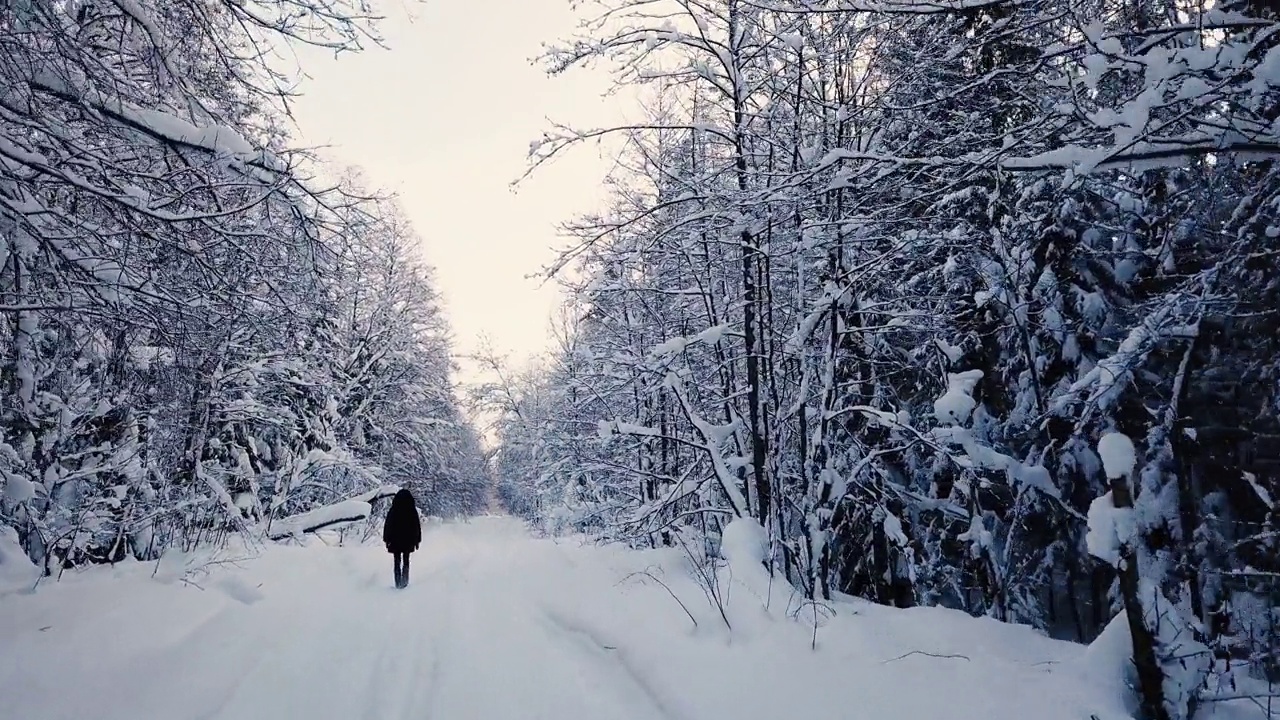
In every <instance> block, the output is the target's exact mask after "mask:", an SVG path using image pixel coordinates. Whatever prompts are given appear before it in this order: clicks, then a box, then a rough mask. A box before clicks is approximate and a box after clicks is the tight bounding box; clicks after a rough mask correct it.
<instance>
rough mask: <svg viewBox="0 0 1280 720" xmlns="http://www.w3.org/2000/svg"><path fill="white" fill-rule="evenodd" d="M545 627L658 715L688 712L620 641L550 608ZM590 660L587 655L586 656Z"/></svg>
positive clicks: (678, 717) (680, 718)
mask: <svg viewBox="0 0 1280 720" xmlns="http://www.w3.org/2000/svg"><path fill="white" fill-rule="evenodd" d="M542 618H543V620H542V623H543V626H544V627H546V628H548V633H547V635H548V636H549V637H551V638H552V639H553V640H555V641H556V642H558V643H559V644H561V645H562V646H564V647H570V648H573V649H574V650H575V651H577V652H580V653H582V654H583V655H584V656H589V658H591V659H594V661H595V662H591V663H590V666H591V667H592V668H594V669H596V670H597V671H602V672H605V673H607V674H608V675H610V676H612V677H613V678H615V679H617V680H618V682H616V683H614V686H615V687H616V686H618V685H622V686H624V687H629V688H630V689H631V691H632V692H633V694H634V695H635V696H636V697H639V698H642V699H643V701H644V702H645V703H646V704H648V705H649V706H651V707H652V708H653V710H654V711H655V712H656V713H657V714H656V717H661V718H669V719H670V720H684V719H685V718H686V717H689V715H688V714H687V713H686V712H684V711H683V710H680V709H678V708H676V707H673V705H672V703H671V701H670V700H668V699H667V698H665V697H664V696H663V693H661V692H660V691H659V690H658V688H657V687H656V686H655V685H654V683H653V682H651V681H650V680H649V679H648V678H647V677H646V676H645V674H644V673H643V672H641V671H640V669H639V667H637V666H636V665H635V664H634V663H632V662H631V660H630V656H629V654H628V653H627V650H626V649H625V648H623V647H622V646H621V645H620V644H617V643H614V642H611V641H608V640H606V639H604V638H602V637H601V636H600V635H599V634H598V633H597V632H596V631H594V630H593V629H592V628H591V627H589V626H588V625H587V624H585V623H582V622H576V621H573V620H570V619H568V618H567V617H565V616H563V615H561V614H560V613H557V612H555V611H553V610H550V609H544V610H543V613H542ZM584 660H587V658H584Z"/></svg>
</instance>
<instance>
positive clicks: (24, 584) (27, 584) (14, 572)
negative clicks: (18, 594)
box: [0, 525, 40, 595]
mask: <svg viewBox="0 0 1280 720" xmlns="http://www.w3.org/2000/svg"><path fill="white" fill-rule="evenodd" d="M39 577H40V568H38V567H36V565H35V564H34V563H32V562H31V559H30V558H28V557H27V554H26V553H25V552H23V551H22V546H21V545H19V544H18V532H17V531H16V530H14V529H13V528H11V527H7V526H4V525H0V595H3V594H5V593H9V592H14V591H22V590H29V589H30V588H31V587H32V586H34V585H35V583H36V580H37V579H39Z"/></svg>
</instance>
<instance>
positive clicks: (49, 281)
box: [0, 0, 487, 570]
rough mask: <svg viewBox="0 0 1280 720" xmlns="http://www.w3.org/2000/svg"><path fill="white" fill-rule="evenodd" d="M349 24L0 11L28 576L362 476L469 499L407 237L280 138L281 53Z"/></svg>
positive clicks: (7, 507) (6, 417) (442, 505)
mask: <svg viewBox="0 0 1280 720" xmlns="http://www.w3.org/2000/svg"><path fill="white" fill-rule="evenodd" d="M374 30H375V28H374V26H373V22H372V16H371V11H370V8H369V7H368V6H367V5H366V4H365V3H364V2H363V0H304V1H303V2H296V1H289V2H284V1H283V0H264V1H261V2H253V3H241V2H220V1H219V2H207V1H205V0H160V1H159V2H151V3H136V2H132V1H131V0H67V1H63V0H18V2H7V3H4V4H3V7H2V8H0V317H2V318H3V323H2V327H0V357H2V358H3V359H2V361H0V385H3V388H4V390H3V393H0V486H2V487H3V493H2V494H0V531H3V532H4V533H5V534H6V536H5V539H6V540H7V541H9V542H13V541H14V540H16V542H17V543H19V544H20V545H21V547H22V549H23V550H24V551H25V552H26V554H27V555H28V556H29V557H30V558H31V559H32V560H33V561H35V562H36V563H37V564H40V565H42V566H43V567H44V568H45V569H46V570H49V569H50V568H51V567H56V566H57V565H58V564H60V563H61V564H77V563H83V562H102V561H115V560H119V559H121V558H124V557H128V556H134V557H137V558H154V557H156V556H157V555H158V554H159V553H161V552H162V551H164V550H165V549H166V548H168V547H171V546H182V547H190V546H192V545H194V544H197V543H201V542H212V541H217V540H218V539H219V538H221V537H223V536H225V534H226V533H228V532H234V531H253V532H260V531H264V530H266V528H268V527H269V526H270V524H271V523H272V522H273V521H275V520H277V519H279V518H281V517H285V516H288V515H291V514H294V513H298V512H302V511H306V510H308V509H311V508H313V507H316V506H319V505H325V504H329V503H332V502H334V501H337V500H341V499H344V498H346V497H348V496H349V495H352V494H355V493H358V492H361V491H364V490H367V489H369V488H373V487H377V486H379V485H380V484H382V483H391V484H400V485H407V486H410V487H412V488H413V489H414V490H415V491H416V492H417V493H418V495H419V498H420V502H421V503H422V504H423V505H425V506H426V510H427V511H429V512H435V513H439V514H455V513H459V512H468V511H474V510H477V509H479V508H481V507H483V506H484V505H485V503H486V499H487V498H486V495H487V474H486V471H485V468H484V461H483V457H482V453H481V450H480V445H479V440H478V437H477V435H476V433H475V432H474V431H473V430H472V428H471V427H470V426H469V425H468V423H467V422H466V420H465V419H464V418H463V417H462V415H461V414H460V412H459V408H458V407H457V404H456V401H455V399H454V396H453V394H452V390H453V383H454V379H453V365H452V361H451V349H450V339H449V333H448V328H447V325H446V322H445V318H444V316H443V315H442V312H441V308H440V306H439V302H438V296H437V293H436V290H435V288H434V285H433V281H432V278H431V274H430V271H429V269H428V268H427V267H426V266H424V265H423V264H422V263H421V261H419V260H418V259H417V258H416V256H415V252H416V250H415V246H416V244H417V238H416V236H415V235H414V233H413V230H412V229H411V228H410V227H409V226H408V224H407V222H405V220H404V219H403V217H402V215H401V214H400V212H399V211H398V209H397V207H396V205H395V203H394V201H392V200H390V199H387V198H384V197H378V196H376V195H374V194H371V193H369V192H367V191H365V190H364V189H363V188H362V187H361V184H360V182H359V181H358V180H357V179H356V178H354V177H352V173H350V172H348V173H346V174H344V177H342V178H340V179H338V180H334V181H329V180H326V179H324V178H323V175H324V174H325V168H324V167H323V165H322V164H321V163H320V162H319V161H317V160H315V159H313V158H310V157H308V156H307V155H306V154H305V153H303V152H300V151H297V150H294V149H292V148H291V140H290V137H289V134H288V132H287V130H286V128H287V122H286V120H287V116H286V112H287V99H288V95H289V92H290V87H291V86H290V83H291V78H290V77H288V76H286V75H282V74H280V73H279V72H278V63H277V62H276V60H275V58H276V57H277V55H278V52H279V50H280V49H281V48H282V47H284V44H285V43H291V42H292V43H309V44H313V45H322V46H324V47H327V48H332V49H334V50H338V51H341V50H358V49H359V48H360V45H361V43H362V42H369V41H371V40H376V36H375V35H374V34H373V33H374ZM15 536H16V537H15Z"/></svg>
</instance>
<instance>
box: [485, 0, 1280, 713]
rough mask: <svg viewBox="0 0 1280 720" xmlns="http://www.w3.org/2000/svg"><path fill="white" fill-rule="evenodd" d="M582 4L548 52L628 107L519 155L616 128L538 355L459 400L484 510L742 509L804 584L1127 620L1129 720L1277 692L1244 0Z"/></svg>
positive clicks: (1099, 624) (651, 516)
mask: <svg viewBox="0 0 1280 720" xmlns="http://www.w3.org/2000/svg"><path fill="white" fill-rule="evenodd" d="M582 13H583V14H584V20H583V22H582V25H581V27H580V30H579V32H578V34H576V35H575V36H573V37H568V38H562V39H561V40H560V41H559V42H557V43H556V44H552V45H548V46H547V47H546V49H545V52H544V54H543V55H542V57H541V61H542V63H543V66H544V67H545V69H546V70H547V72H549V73H551V74H555V75H558V74H561V73H567V72H574V71H576V69H577V68H579V67H583V66H604V67H607V68H610V70H611V71H612V72H613V77H614V79H615V81H616V84H617V90H618V92H620V93H623V92H632V93H636V94H638V95H639V96H640V97H642V98H643V99H644V101H645V105H644V112H643V113H642V114H641V115H639V116H638V117H639V119H638V120H634V121H630V122H628V123H626V124H624V125H618V126H610V127H578V126H575V125H574V124H573V119H572V118H559V119H557V120H556V121H555V122H554V123H552V124H549V125H548V126H547V128H546V131H545V133H544V134H543V135H542V137H541V138H539V139H537V140H536V141H535V142H533V143H532V145H531V147H530V161H531V165H532V167H533V168H534V170H535V171H536V169H537V168H538V167H539V166H541V165H542V164H544V163H547V162H552V161H554V160H555V159H556V158H558V157H559V156H561V155H563V154H565V153H569V152H578V151H580V150H579V148H580V147H582V146H588V147H589V146H591V145H592V144H595V143H597V142H604V143H614V144H615V145H616V146H618V147H620V148H622V149H621V151H620V159H619V161H618V166H617V168H616V169H615V170H614V172H612V173H611V174H610V176H609V177H608V178H607V180H606V182H607V183H608V187H609V188H610V191H611V198H612V199H611V201H610V203H609V205H608V207H606V208H603V209H601V211H600V212H597V213H592V214H588V215H584V216H581V217H578V218H576V219H574V220H573V221H572V222H569V223H568V224H566V226H565V227H564V231H565V233H566V234H567V236H568V240H567V242H566V243H565V245H564V246H563V247H562V251H561V253H560V255H559V257H558V260H557V261H556V262H555V263H553V264H552V265H551V266H549V267H547V268H545V269H544V276H545V277H548V278H555V279H556V281H557V282H559V283H560V284H561V285H562V286H563V288H564V290H565V293H566V301H565V305H564V308H563V310H562V312H561V313H560V315H559V317H558V321H557V323H556V328H555V336H556V337H555V348H554V350H553V351H552V352H551V353H550V355H549V356H548V357H547V358H545V360H544V361H542V362H541V363H539V364H538V365H536V366H534V367H532V368H531V369H528V370H524V371H517V370H514V369H509V368H507V369H504V368H503V367H502V366H501V365H500V363H498V362H497V361H495V362H494V363H492V369H493V370H494V371H495V372H493V373H492V377H491V382H490V383H489V384H488V385H486V386H485V387H482V388H480V389H479V390H478V394H479V395H480V396H481V398H482V399H483V400H484V401H485V402H486V403H487V404H488V407H490V408H491V409H492V411H493V412H495V413H497V414H498V415H499V417H500V420H499V423H498V425H499V427H498V431H497V432H498V437H499V446H498V447H499V450H498V454H497V457H496V459H495V469H494V472H495V477H496V478H497V479H498V482H499V492H500V495H501V497H502V498H503V500H504V502H505V503H506V504H507V505H508V506H509V507H510V508H511V509H512V510H513V512H516V513H518V514H519V515H521V516H523V517H525V518H527V519H529V520H530V521H532V522H534V523H535V524H537V525H538V526H540V527H542V528H544V529H545V530H546V531H548V532H565V531H573V532H585V533H588V534H590V535H593V536H595V537H597V538H599V539H600V540H604V541H616V542H623V543H630V544H633V545H635V546H637V547H675V548H681V549H682V550H683V551H684V552H686V553H687V554H688V557H689V558H690V560H691V561H694V562H695V563H699V564H705V563H711V564H715V563H717V562H719V559H718V558H719V540H720V536H721V531H722V530H723V529H724V528H725V527H726V526H727V525H728V524H729V523H730V522H732V521H736V520H738V519H742V518H750V519H754V520H755V521H757V522H758V523H759V524H760V525H761V526H762V527H763V529H764V531H765V532H766V533H767V538H768V544H769V554H768V560H767V562H768V565H769V569H770V571H771V572H772V573H773V574H774V576H775V577H776V578H781V579H783V580H785V581H786V582H788V583H790V584H791V585H792V586H794V587H795V588H797V590H798V591H799V592H802V593H803V595H804V596H805V597H807V598H809V599H810V600H811V601H812V602H814V603H817V604H821V603H824V602H826V601H829V600H831V599H833V598H838V597H841V596H848V595H853V596H857V597H861V598H866V599H870V600H873V601H876V602H879V603H883V604H887V605H894V606H899V607H908V606H917V605H941V606H946V607H950V608H956V609H961V610H964V611H966V612H968V613H970V614H973V615H976V616H987V617H990V618H994V619H997V620H1002V621H1007V622H1010V623H1020V624H1026V625H1032V626H1034V627H1036V628H1039V629H1041V630H1043V631H1044V632H1047V633H1050V634H1052V635H1053V636H1055V637H1060V638H1064V639H1070V640H1075V641H1078V642H1091V641H1094V640H1095V639H1097V638H1099V636H1100V635H1102V634H1104V630H1106V631H1107V633H1106V634H1111V633H1113V632H1121V633H1126V632H1127V633H1128V634H1129V635H1130V636H1131V638H1132V646H1133V668H1132V670H1133V678H1132V683H1133V684H1132V686H1133V687H1134V688H1135V691H1136V692H1137V693H1138V694H1139V696H1140V698H1141V711H1142V712H1141V714H1142V715H1143V716H1144V717H1146V718H1150V719H1159V720H1166V719H1169V718H1174V719H1178V720H1181V719H1183V718H1189V717H1191V716H1192V715H1193V714H1195V713H1196V711H1197V709H1198V708H1201V707H1209V706H1211V705H1212V704H1213V703H1216V702H1220V701H1224V700H1228V699H1234V698H1239V697H1241V696H1242V695H1243V694H1244V693H1245V691H1244V690H1242V689H1240V688H1238V687H1237V686H1236V685H1235V684H1234V683H1233V682H1232V681H1231V680H1230V675H1229V673H1230V672H1235V671H1240V670H1241V669H1242V668H1243V670H1244V671H1245V672H1247V673H1248V674H1249V675H1250V676H1252V677H1254V678H1257V679H1261V680H1265V681H1269V682H1270V683H1273V684H1272V685H1271V687H1274V683H1275V682H1276V681H1280V504H1278V502H1277V501H1278V500H1280V363H1278V361H1277V357H1278V356H1280V353H1278V351H1280V315H1278V314H1277V313H1278V312H1280V244H1277V240H1276V238H1277V236H1280V218H1278V217H1277V209H1278V207H1280V205H1278V203H1280V167H1277V165H1276V160H1275V158H1276V155H1277V151H1278V150H1280V15H1278V14H1277V6H1276V5H1275V4H1274V3H1272V2H1267V1H1265V0H1222V1H1219V2H1216V3H1203V2H1201V3H1197V2H1184V1H1183V0H1174V1H1172V2H1160V1H1158V0H1124V1H1123V2H1122V1H1119V0H1086V1H1084V2H1079V1H1075V0H810V1H806V0H663V1H662V2H653V1H649V0H602V2H598V3H584V4H583V6H582ZM1264 696H1266V693H1262V694H1259V695H1257V696H1255V698H1256V699H1257V700H1258V701H1259V702H1260V703H1274V700H1273V699H1272V698H1274V697H1275V692H1274V691H1272V693H1271V695H1270V697H1264ZM1269 706H1270V705H1268V707H1269Z"/></svg>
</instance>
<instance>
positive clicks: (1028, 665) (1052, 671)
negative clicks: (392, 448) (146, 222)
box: [0, 517, 1260, 720]
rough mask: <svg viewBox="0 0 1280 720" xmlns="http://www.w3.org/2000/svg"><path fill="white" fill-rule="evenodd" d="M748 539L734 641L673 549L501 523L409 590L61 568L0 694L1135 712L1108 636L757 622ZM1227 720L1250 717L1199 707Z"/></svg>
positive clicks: (722, 580)
mask: <svg viewBox="0 0 1280 720" xmlns="http://www.w3.org/2000/svg"><path fill="white" fill-rule="evenodd" d="M762 540H763V531H762V530H761V529H760V528H759V525H758V524H755V523H753V522H751V521H742V522H736V523H733V524H731V525H730V526H729V527H728V528H726V532H725V538H724V541H723V550H724V553H725V556H726V558H727V559H728V560H729V567H727V568H722V571H721V573H719V574H718V576H717V577H718V582H719V588H720V596H721V597H722V599H723V600H724V603H725V604H726V606H727V609H728V612H729V615H730V619H731V620H732V621H733V622H734V630H733V631H732V632H730V631H728V630H727V629H726V628H725V626H724V622H723V620H722V619H721V616H720V614H719V611H718V610H717V609H716V608H715V607H714V605H713V604H712V603H711V602H710V601H709V599H708V597H709V596H708V594H707V592H706V591H705V589H704V588H703V587H701V586H700V583H699V582H697V581H695V580H694V579H693V577H692V576H691V574H690V566H689V562H688V559H687V558H686V557H685V555H684V553H683V552H682V551H681V550H676V549H660V550H651V551H643V552H636V551H629V550H626V549H623V548H619V547H615V546H607V547H599V546H595V545H593V544H592V543H590V542H589V541H587V540H585V539H582V540H581V541H579V540H578V539H575V538H569V539H563V538H561V539H555V540H552V539H541V540H540V539H533V538H531V537H530V536H529V534H528V533H527V531H526V530H525V529H524V528H523V526H521V525H520V524H519V523H518V522H516V521H514V520H511V519H509V518H501V517H493V518H489V517H486V518H475V519H472V520H471V521H470V522H469V523H468V522H446V523H442V524H432V525H430V526H429V527H428V528H425V532H424V536H423V544H422V549H421V550H420V551H419V552H418V553H415V554H414V556H413V565H412V578H411V582H410V585H409V587H408V588H407V589H406V590H403V591H401V590H396V589H394V588H393V587H392V582H391V581H392V578H391V563H390V559H389V558H388V556H387V554H386V553H385V552H384V551H383V548H382V547H381V546H380V544H378V543H372V544H369V545H355V546H352V545H348V546H346V547H336V546H334V547H330V546H327V545H325V544H324V543H319V542H316V543H310V544H308V545H305V546H304V545H284V544H268V545H266V546H265V547H264V548H263V549H262V554H261V556H260V557H259V558H257V559H255V560H252V561H250V562H246V563H234V564H233V563H223V564H218V565H212V566H207V567H205V568H204V569H203V571H201V572H188V573H187V574H186V575H185V576H184V578H185V581H184V582H171V583H160V582H156V581H155V580H154V579H153V578H152V577H151V576H152V573H153V572H154V570H155V563H138V562H132V561H131V562H124V563H120V564H119V565H117V566H115V567H114V568H112V567H96V568H92V569H90V570H86V571H83V572H79V571H68V572H67V573H66V575H65V576H64V579H63V580H62V581H60V582H49V583H41V585H40V588H39V589H38V590H37V591H36V592H35V593H34V594H17V593H15V594H10V595H7V596H2V597H0V648H4V651H3V652H0V698H4V701H3V702H4V705H3V707H4V713H5V717H14V718H30V719H31V720H51V719H53V718H67V719H70V718H81V717H92V718H94V719H95V720H126V719H127V720H136V718H152V717H154V718H189V717H202V718H209V720H232V719H235V718H250V717H253V718H259V717H262V718H288V717H306V718H311V719H312V720H327V719H328V718H334V719H335V720H338V719H345V718H355V717H378V718H409V717H441V718H486V719H487V720H520V719H524V718H535V717H545V718H551V717H554V718H591V719H592V720H659V719H660V718H681V719H683V720H694V719H696V718H735V719H736V720H754V719H757V718H758V719H760V720H765V719H769V720H773V719H774V718H790V717H832V718H844V717H866V718H874V719H875V720H921V719H923V718H957V719H958V720H970V719H977V718H981V719H982V720H1022V719H1024V718H1036V720H1080V719H1081V718H1089V717H1091V716H1092V717H1096V718H1098V720H1124V719H1127V718H1129V717H1131V713H1130V709H1129V708H1128V707H1127V706H1126V704H1125V703H1126V698H1125V695H1124V693H1123V692H1122V691H1123V688H1122V687H1119V683H1117V682H1109V683H1108V682H1099V678H1100V677H1117V675H1112V674H1109V673H1111V672H1112V670H1113V669H1118V668H1119V667H1122V665H1119V664H1117V665H1115V666H1114V667H1110V668H1107V669H1106V670H1105V672H1106V673H1108V674H1106V675H1100V674H1099V673H1101V672H1103V670H1101V669H1097V668H1093V667H1091V665H1092V664H1093V662H1094V661H1097V660H1099V659H1100V658H1102V659H1107V660H1109V661H1112V662H1114V663H1119V659H1120V657H1121V653H1120V650H1117V649H1116V648H1115V647H1113V646H1107V645H1103V642H1104V639H1106V640H1108V641H1115V642H1116V643H1118V642H1119V641H1121V640H1124V639H1125V638H1124V637H1123V635H1122V634H1121V631H1123V629H1124V628H1123V627H1119V626H1117V627H1116V628H1114V632H1113V628H1109V629H1108V631H1107V633H1104V636H1103V638H1099V641H1098V642H1097V643H1095V645H1094V647H1090V648H1088V649H1086V648H1084V647H1083V646H1080V645H1075V644H1072V643H1065V642H1058V641H1055V640H1051V639H1048V638H1046V637H1044V636H1042V635H1040V634H1037V633H1036V632H1034V631H1032V630H1031V629H1029V628H1026V627H1021V626H1016V625H1009V624H1004V623H1000V622H997V621H995V620H991V619H988V618H971V617H969V616H967V615H964V614H962V613H959V612H954V611H949V610H942V609H938V608H913V609H910V610H898V609H893V608H887V607H882V606H877V605H872V604H870V603H865V602H861V601H856V600H853V599H850V598H843V597H842V598H837V599H835V600H833V601H831V602H829V603H820V604H806V603H803V602H802V601H801V600H800V599H799V598H797V597H794V596H791V595H788V594H786V593H785V592H783V591H778V595H776V596H775V597H783V598H789V600H790V601H789V602H782V603H779V604H775V605H773V606H771V607H770V608H769V609H768V610H767V611H764V610H760V609H758V608H760V604H759V602H758V599H757V598H754V597H752V596H751V595H750V594H748V593H745V592H743V589H742V585H740V584H739V583H738V582H737V581H736V580H735V579H733V578H731V577H730V576H731V575H736V573H738V572H740V571H741V569H742V568H744V567H745V568H750V569H752V572H754V568H757V567H759V566H758V560H759V559H760V557H761V554H762V552H763V548H764V543H763V542H762ZM183 566H184V567H188V569H190V568H191V566H188V565H186V564H185V563H183ZM198 566H199V564H198V563H196V565H195V567H198ZM760 572H762V573H763V568H761V569H760ZM778 587H779V584H778V583H775V584H774V588H775V589H777V588H778ZM748 609H749V610H750V612H747V610H748ZM477 688H481V689H482V691H479V692H478V691H477ZM1229 707H1231V708H1236V709H1237V710H1238V712H1237V713H1236V714H1235V715H1233V716H1232V720H1257V719H1258V718H1259V717H1260V716H1259V715H1258V714H1257V713H1256V712H1255V714H1254V715H1252V716H1250V715H1247V714H1246V713H1247V712H1248V711H1249V707H1250V706H1249V705H1248V704H1247V703H1246V704H1238V703H1218V704H1215V705H1214V707H1213V708H1212V709H1210V710H1209V711H1208V712H1217V711H1219V710H1224V709H1226V708H1229ZM1223 717H1226V716H1225V715H1224V716H1223ZM1199 720H1204V719H1203V718H1201V719H1199Z"/></svg>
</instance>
